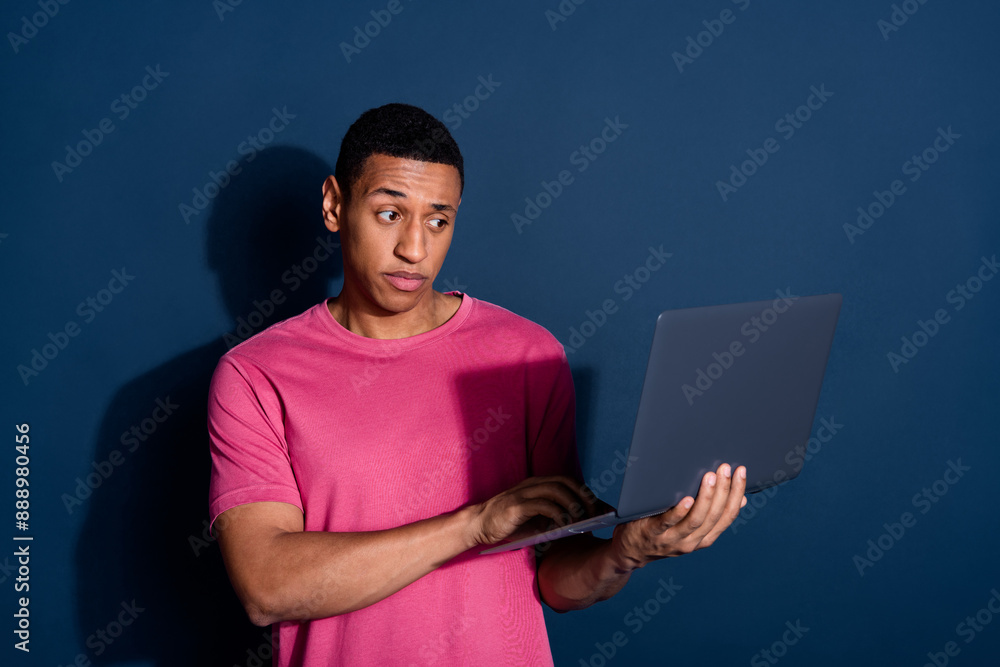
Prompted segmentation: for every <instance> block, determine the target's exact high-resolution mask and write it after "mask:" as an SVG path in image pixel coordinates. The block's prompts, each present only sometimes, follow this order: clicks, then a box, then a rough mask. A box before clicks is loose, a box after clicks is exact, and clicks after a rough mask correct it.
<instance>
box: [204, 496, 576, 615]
mask: <svg viewBox="0 0 1000 667" xmlns="http://www.w3.org/2000/svg"><path fill="white" fill-rule="evenodd" d="M578 489H579V487H578V486H577V485H576V483H575V482H573V480H571V479H569V478H565V477H536V478H531V479H528V480H525V481H524V482H522V483H521V484H518V485H517V486H515V487H513V488H512V489H509V490H508V491H505V492H503V493H501V494H499V495H497V496H495V497H493V498H491V499H490V500H488V501H486V502H484V503H481V504H478V505H470V506H468V507H465V508H462V509H460V510H457V511H455V512H452V513H449V514H444V515H441V516H437V517H433V518H430V519H425V520H423V521H417V522H415V523H411V524H407V525H405V526H400V527H398V528H393V529H390V530H379V531H371V532H359V533H327V532H314V531H309V532H305V531H303V519H302V512H301V511H300V510H299V509H298V508H297V507H295V506H294V505H291V504H288V503H281V502H259V503H249V504H245V505H239V506H237V507H233V508H232V509H229V510H227V511H225V512H223V513H222V514H221V515H220V516H219V518H218V519H217V520H216V522H215V529H216V530H217V532H218V540H219V545H220V547H221V548H222V557H223V560H224V562H225V564H226V569H227V571H228V572H229V578H230V580H231V581H232V583H233V588H234V589H235V590H236V593H237V595H238V596H239V598H240V600H241V601H242V602H243V606H244V608H245V609H246V611H247V615H248V616H249V617H250V620H251V621H252V622H253V623H254V624H256V625H261V626H264V625H269V624H271V623H277V622H279V621H300V620H309V619H315V618H325V617H327V616H334V615H337V614H344V613H347V612H350V611H354V610H356V609H361V608H363V607H367V606H368V605H371V604H374V603H375V602H378V601H379V600H382V599H383V598H386V597H388V596H389V595H392V594H393V593H395V592H396V591H398V590H400V589H401V588H403V587H405V586H407V585H409V584H410V583H412V582H414V581H416V580H417V579H419V578H420V577H423V576H424V575H426V574H427V573H429V572H431V571H433V570H435V569H437V568H438V567H440V566H441V565H443V564H445V563H446V562H448V561H449V560H450V559H452V558H454V557H455V556H457V555H459V554H461V553H462V552H464V551H466V550H468V549H471V548H473V547H476V546H479V545H487V544H493V543H495V542H499V541H500V540H503V539H505V538H515V539H516V538H518V537H521V536H522V534H527V533H528V532H530V531H529V529H528V528H527V527H526V526H525V524H526V523H528V522H529V521H530V520H531V519H532V518H533V517H535V516H537V515H542V516H545V517H548V518H549V519H551V520H553V521H555V522H557V523H560V524H563V523H566V522H567V521H569V517H570V516H571V514H572V513H571V512H570V509H569V508H573V507H577V506H578V504H579V503H581V502H582V503H583V504H585V505H587V506H588V508H589V509H591V510H592V509H593V508H592V506H591V505H590V504H589V502H588V501H587V500H585V499H582V498H581V496H580V495H579V493H578Z"/></svg>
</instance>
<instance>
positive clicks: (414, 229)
mask: <svg viewBox="0 0 1000 667" xmlns="http://www.w3.org/2000/svg"><path fill="white" fill-rule="evenodd" d="M399 229H400V232H399V234H400V235H399V239H398V240H397V242H396V255H397V256H398V257H401V258H403V259H405V260H406V261H408V262H410V263H411V264H416V263H417V262H419V261H421V260H422V259H423V258H424V257H426V256H427V247H426V238H425V231H424V228H423V225H422V224H421V223H420V221H419V220H410V221H407V223H406V224H405V225H401V226H400V228H399Z"/></svg>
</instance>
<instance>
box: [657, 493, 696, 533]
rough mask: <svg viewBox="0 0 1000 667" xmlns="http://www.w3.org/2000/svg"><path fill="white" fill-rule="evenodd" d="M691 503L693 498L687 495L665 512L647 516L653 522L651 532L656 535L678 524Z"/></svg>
mask: <svg viewBox="0 0 1000 667" xmlns="http://www.w3.org/2000/svg"><path fill="white" fill-rule="evenodd" d="M693 504H694V498H692V497H691V496H687V497H685V498H683V499H682V500H681V501H680V502H679V503H677V504H676V505H674V506H673V507H671V508H670V509H668V510H667V511H666V512H663V513H661V514H657V515H656V516H651V517H649V519H650V521H651V522H653V526H654V528H653V533H654V534H657V535H659V534H661V533H665V532H666V531H667V530H669V529H670V528H673V527H674V526H676V525H677V524H679V523H680V522H681V521H682V520H683V519H684V517H686V516H687V514H688V512H689V511H690V510H691V506H692V505H693Z"/></svg>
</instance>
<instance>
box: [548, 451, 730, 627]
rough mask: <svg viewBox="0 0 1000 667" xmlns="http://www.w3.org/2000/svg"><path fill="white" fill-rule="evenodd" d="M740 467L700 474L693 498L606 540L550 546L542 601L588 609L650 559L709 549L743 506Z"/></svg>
mask: <svg viewBox="0 0 1000 667" xmlns="http://www.w3.org/2000/svg"><path fill="white" fill-rule="evenodd" d="M745 491H746V468H744V467H742V466H741V467H739V468H737V469H736V475H735V477H734V476H732V475H731V468H730V466H729V465H728V464H723V465H722V466H720V467H719V470H718V472H717V473H706V475H705V477H704V478H703V479H702V482H701V488H700V489H699V490H698V498H697V500H694V499H692V498H690V497H687V498H684V499H683V500H682V501H681V502H680V503H678V504H677V505H675V506H674V507H672V508H671V509H669V510H667V511H666V512H663V513H662V514H658V515H656V516H651V517H646V518H644V519H638V520H636V521H630V522H629V523H625V524H621V525H619V526H617V527H616V528H615V532H614V536H613V537H612V539H610V540H602V539H599V538H597V537H595V536H593V535H589V534H588V535H585V536H584V535H581V536H580V537H573V538H568V539H563V540H557V541H555V542H552V543H550V545H549V548H548V549H547V551H546V553H545V554H544V556H543V557H542V558H541V559H540V562H539V565H538V588H539V593H540V594H541V597H542V599H543V600H544V601H545V603H546V604H548V605H549V606H550V607H552V608H553V609H555V610H556V611H570V610H574V609H583V608H584V607H589V606H590V605H592V604H594V603H595V602H600V601H601V600H606V599H608V598H610V597H611V596H613V595H615V594H616V593H617V592H618V591H620V590H621V589H622V587H623V586H625V584H626V583H627V582H628V580H629V577H630V576H631V574H632V572H634V571H635V570H637V569H639V568H641V567H645V566H646V565H647V564H649V563H651V562H653V561H654V560H660V559H662V558H670V557H672V556H680V555H682V554H686V553H690V552H692V551H695V550H696V549H703V548H705V547H707V546H710V545H711V544H712V543H714V542H715V540H716V539H717V538H718V537H719V535H721V534H722V533H723V532H724V531H725V530H726V528H728V527H729V525H730V524H731V523H732V522H733V521H734V520H735V519H736V516H737V515H738V514H739V511H740V508H741V507H743V506H744V505H745V504H746V497H745V496H744V495H743V494H744V493H745Z"/></svg>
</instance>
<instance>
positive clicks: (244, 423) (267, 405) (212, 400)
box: [208, 355, 303, 524]
mask: <svg viewBox="0 0 1000 667" xmlns="http://www.w3.org/2000/svg"><path fill="white" fill-rule="evenodd" d="M254 379H255V378H254V377H253V375H252V374H251V372H250V371H248V370H247V368H246V367H245V366H244V365H243V364H241V363H240V362H239V361H238V360H236V359H234V358H233V355H226V356H224V357H223V358H222V359H221V360H220V361H219V365H218V366H217V367H216V369H215V373H214V375H213V376H212V383H211V387H210V389H209V399H208V433H209V441H210V447H211V455H212V475H211V482H210V485H209V521H210V523H211V524H214V523H215V520H216V519H217V518H218V516H219V515H220V514H222V513H223V512H225V511H226V510H228V509H231V508H233V507H236V506H237V505H244V504H246V503H253V502H268V501H273V502H285V503H290V504H292V505H295V506H296V507H298V508H299V510H302V509H303V508H302V497H301V495H300V493H299V489H298V485H297V484H296V483H295V475H294V473H293V471H292V466H291V461H290V459H289V456H288V445H287V443H286V442H285V437H284V429H283V428H282V418H281V401H280V398H279V397H278V396H277V395H276V393H275V391H274V389H273V388H272V387H271V385H270V384H269V383H267V382H257V383H254V381H253V380H254ZM258 387H260V388H258Z"/></svg>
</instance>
